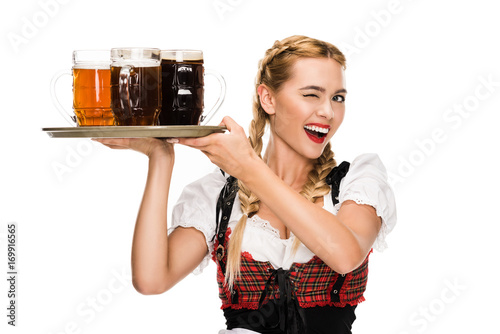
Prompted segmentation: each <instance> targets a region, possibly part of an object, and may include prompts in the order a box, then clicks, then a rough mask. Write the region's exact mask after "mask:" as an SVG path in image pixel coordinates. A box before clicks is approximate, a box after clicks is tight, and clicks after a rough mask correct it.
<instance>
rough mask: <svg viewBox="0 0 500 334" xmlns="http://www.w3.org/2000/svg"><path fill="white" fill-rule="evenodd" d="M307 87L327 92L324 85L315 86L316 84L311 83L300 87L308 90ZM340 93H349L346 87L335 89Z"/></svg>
mask: <svg viewBox="0 0 500 334" xmlns="http://www.w3.org/2000/svg"><path fill="white" fill-rule="evenodd" d="M306 89H314V90H317V91H320V92H322V93H324V92H326V89H324V88H323V87H320V86H314V85H309V86H305V87H302V88H300V90H306ZM338 93H346V94H347V90H346V89H345V88H341V89H339V90H337V91H335V94H338Z"/></svg>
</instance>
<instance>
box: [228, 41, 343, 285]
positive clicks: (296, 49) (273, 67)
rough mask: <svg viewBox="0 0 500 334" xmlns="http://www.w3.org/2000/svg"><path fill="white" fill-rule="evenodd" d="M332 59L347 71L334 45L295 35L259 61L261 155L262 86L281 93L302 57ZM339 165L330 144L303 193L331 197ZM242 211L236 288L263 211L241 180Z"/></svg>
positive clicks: (233, 243)
mask: <svg viewBox="0 0 500 334" xmlns="http://www.w3.org/2000/svg"><path fill="white" fill-rule="evenodd" d="M304 57H308V58H330V59H333V60H335V61H337V62H338V63H339V64H340V65H341V66H342V67H343V68H344V69H345V57H344V55H343V54H342V53H341V52H340V51H339V50H338V49H337V48H336V47H335V46H334V45H332V44H330V43H327V42H323V41H320V40H317V39H313V38H310V37H306V36H291V37H288V38H285V39H283V40H282V41H276V42H275V43H274V45H273V46H272V47H271V48H270V49H268V50H267V51H266V54H265V56H264V58H263V59H262V60H260V61H259V70H258V72H257V76H256V78H255V93H254V98H253V120H252V121H251V123H250V129H249V137H248V139H249V141H250V145H251V146H252V147H253V149H254V150H255V152H256V153H257V155H258V156H259V157H260V158H262V155H261V153H262V148H263V143H262V137H263V136H264V132H265V129H266V126H267V125H268V124H269V121H270V117H269V115H268V114H267V113H266V112H265V111H264V109H263V108H262V106H261V104H260V98H259V94H258V91H257V90H258V87H259V86H260V85H261V84H264V85H266V86H267V87H268V88H269V89H271V90H272V91H274V92H277V91H278V90H279V88H280V87H281V86H282V85H283V83H284V82H286V81H287V80H288V79H289V78H290V76H291V68H292V67H293V65H294V64H295V62H296V61H297V60H298V59H299V58H304ZM336 165H337V163H336V161H335V159H334V154H333V151H332V150H331V145H330V143H328V144H327V145H326V146H325V149H324V150H323V153H322V154H321V156H320V157H319V158H318V159H316V162H315V164H314V167H313V169H312V170H311V171H310V172H309V174H308V176H307V181H306V184H305V185H304V187H303V189H302V191H301V192H300V194H301V195H302V196H304V197H305V198H306V199H308V200H309V201H311V202H315V201H316V199H318V198H320V197H322V196H324V195H326V194H328V192H329V191H330V187H329V186H328V184H326V182H325V179H326V177H327V175H328V174H329V173H330V171H331V170H332V168H333V167H335V166H336ZM238 185H239V192H238V197H239V199H240V205H241V211H242V212H243V216H242V217H241V219H240V220H239V221H238V223H237V224H236V227H235V228H234V231H233V233H232V234H231V238H230V240H229V245H228V260H227V265H226V273H225V274H226V275H225V277H226V283H227V284H228V286H229V288H230V289H232V288H233V285H234V282H235V280H236V278H237V277H238V276H239V275H240V266H241V255H240V254H241V242H242V240H243V231H244V230H245V227H246V222H247V218H249V217H250V218H251V217H252V216H253V215H254V214H256V213H257V212H258V211H259V207H260V200H259V198H257V196H255V195H254V194H253V193H252V192H251V191H250V190H249V189H248V188H247V187H246V186H245V185H244V184H243V183H242V182H241V181H238ZM299 245H300V240H299V239H298V238H295V241H294V244H293V250H294V251H296V250H297V249H298V247H299Z"/></svg>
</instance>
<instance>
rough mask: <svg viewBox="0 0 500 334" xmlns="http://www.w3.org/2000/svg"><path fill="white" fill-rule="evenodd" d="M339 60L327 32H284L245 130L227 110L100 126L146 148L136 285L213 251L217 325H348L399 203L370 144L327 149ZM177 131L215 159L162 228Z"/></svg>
mask: <svg viewBox="0 0 500 334" xmlns="http://www.w3.org/2000/svg"><path fill="white" fill-rule="evenodd" d="M344 69H345V58H344V56H343V54H342V53H341V52H340V51H339V50H338V49H337V48H336V47H335V46H333V45H331V44H329V43H326V42H323V41H319V40H316V39H312V38H308V37H305V36H292V37H289V38H286V39H284V40H282V41H276V43H275V44H274V45H273V46H272V47H271V48H270V49H269V50H267V52H266V54H265V57H264V58H263V59H262V60H261V62H260V66H259V70H258V73H257V78H256V85H255V99H254V105H253V116H254V117H253V120H252V122H251V125H250V130H249V137H248V138H247V137H246V135H245V132H244V130H243V129H242V128H241V127H240V126H239V125H238V124H236V123H235V122H234V120H232V119H231V118H229V117H225V118H224V119H223V121H222V123H221V124H222V125H225V126H226V127H227V128H228V130H229V131H228V133H225V134H212V135H209V136H207V137H203V138H179V139H170V140H167V141H160V140H157V139H101V140H99V141H100V142H102V143H103V144H105V145H107V146H109V147H112V148H131V149H134V150H137V151H139V152H142V153H144V154H146V155H147V156H148V157H149V173H148V178H147V182H146V188H145V192H144V197H143V201H142V204H141V207H140V210H139V214H138V217H137V223H136V229H135V233H134V240H133V245H132V271H133V283H134V286H135V288H136V289H137V290H138V291H139V292H141V293H143V294H159V293H163V292H164V291H166V290H168V289H170V288H172V287H173V286H174V285H175V284H176V283H177V282H179V281H180V280H181V279H183V278H184V277H185V276H186V275H188V274H189V273H190V272H192V271H194V270H198V271H199V270H201V269H203V268H204V267H205V266H206V265H207V263H208V262H209V261H210V259H212V260H214V261H215V263H216V264H217V271H218V276H217V277H218V278H217V280H218V283H219V296H220V298H221V301H222V309H223V311H224V315H225V317H226V320H227V321H226V325H227V329H225V330H221V331H220V332H219V333H220V334H224V333H228V334H229V333H336V334H339V333H351V326H352V323H353V322H354V320H355V318H356V317H355V308H356V306H357V305H358V304H359V303H360V302H361V301H363V300H364V297H363V292H364V291H365V288H366V282H367V274H368V257H369V254H370V253H371V250H372V248H373V247H374V246H383V245H384V238H385V236H386V234H387V233H388V232H390V231H391V230H392V228H393V227H394V224H395V223H396V209H395V202H394V196H393V192H392V190H391V188H390V186H389V184H388V182H387V175H386V171H385V168H384V166H383V164H382V163H381V161H380V159H379V158H378V156H377V155H376V154H363V155H360V156H358V157H357V158H356V159H354V160H353V161H352V162H351V163H350V165H349V164H347V163H342V164H341V165H340V166H337V163H336V161H335V160H334V157H333V156H334V155H333V152H332V150H331V146H330V139H331V138H332V136H333V135H334V134H335V132H336V131H337V129H338V128H339V126H340V125H341V123H342V120H343V118H344V113H345V100H346V95H347V90H346V87H345V78H344ZM265 131H269V134H270V136H269V143H268V144H267V147H266V149H265V151H264V152H262V151H263V142H262V137H263V135H264V132H265ZM173 143H179V144H182V145H187V146H190V147H193V148H196V149H199V150H201V151H202V152H203V153H204V154H206V155H207V156H208V158H209V159H210V160H211V161H212V162H213V163H214V164H215V165H217V166H218V167H219V168H220V170H219V169H217V170H216V171H214V172H213V173H211V174H209V175H207V176H205V177H203V178H202V179H200V180H198V181H196V182H194V183H192V184H189V185H187V186H186V187H185V189H184V190H183V192H182V194H181V196H180V198H179V200H178V202H177V204H176V205H175V207H174V208H173V210H172V211H173V215H172V222H171V223H172V227H171V228H170V230H169V231H168V237H167V206H166V203H167V201H168V192H169V186H170V178H171V175H172V169H173V166H174V149H173ZM262 153H263V155H262ZM336 166H337V167H336Z"/></svg>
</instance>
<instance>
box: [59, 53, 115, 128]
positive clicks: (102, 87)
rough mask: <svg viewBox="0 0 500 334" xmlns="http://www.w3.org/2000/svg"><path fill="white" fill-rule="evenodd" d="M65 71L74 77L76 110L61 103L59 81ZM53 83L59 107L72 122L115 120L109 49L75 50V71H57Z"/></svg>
mask: <svg viewBox="0 0 500 334" xmlns="http://www.w3.org/2000/svg"><path fill="white" fill-rule="evenodd" d="M64 75H70V76H72V77H73V113H70V112H68V111H67V110H66V108H64V107H63V106H62V105H61V103H60V102H59V99H58V97H57V93H56V84H57V81H58V80H59V79H60V78H61V77H62V76H64ZM50 86H51V95H52V100H53V102H54V104H55V106H56V108H57V110H58V111H59V112H60V114H61V115H62V116H63V117H64V118H65V119H66V120H67V121H68V122H69V123H70V124H71V125H74V124H75V123H76V124H77V125H78V126H103V125H114V124H115V120H114V117H113V113H112V111H111V97H110V96H111V92H110V53H109V50H76V51H73V67H72V69H71V71H62V72H60V73H58V74H57V75H55V76H54V77H53V78H52V82H51V85H50Z"/></svg>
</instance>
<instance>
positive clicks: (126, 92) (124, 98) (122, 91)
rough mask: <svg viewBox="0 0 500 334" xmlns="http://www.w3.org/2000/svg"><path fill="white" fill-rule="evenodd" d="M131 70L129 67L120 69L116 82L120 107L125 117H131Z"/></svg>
mask: <svg viewBox="0 0 500 334" xmlns="http://www.w3.org/2000/svg"><path fill="white" fill-rule="evenodd" d="M132 68H133V67H132V66H130V65H124V66H123V67H122V68H121V69H120V79H119V81H118V94H119V96H120V107H121V109H122V110H123V113H124V114H125V115H127V117H132V108H131V106H130V72H131V71H132Z"/></svg>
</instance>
